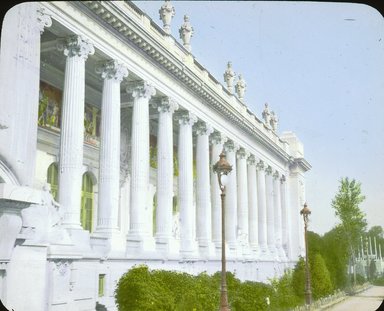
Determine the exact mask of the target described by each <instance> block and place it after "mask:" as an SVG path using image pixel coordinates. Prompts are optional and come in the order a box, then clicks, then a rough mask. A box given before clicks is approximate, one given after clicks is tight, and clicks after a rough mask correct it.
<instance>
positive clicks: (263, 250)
mask: <svg viewBox="0 0 384 311" xmlns="http://www.w3.org/2000/svg"><path fill="white" fill-rule="evenodd" d="M259 255H260V256H259V259H260V260H263V261H271V260H273V257H272V255H271V252H270V251H269V249H268V247H267V245H266V244H264V245H260V250H259Z"/></svg>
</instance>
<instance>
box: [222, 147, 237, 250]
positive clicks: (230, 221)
mask: <svg viewBox="0 0 384 311" xmlns="http://www.w3.org/2000/svg"><path fill="white" fill-rule="evenodd" d="M238 149H239V145H238V144H236V143H235V142H234V141H233V140H228V141H227V142H226V143H225V144H224V151H225V152H226V156H227V161H228V163H229V164H230V165H232V171H231V172H230V173H229V174H228V181H227V185H226V187H225V188H226V196H225V235H226V237H225V238H226V242H227V243H228V247H229V252H230V253H229V255H232V256H236V252H237V235H236V233H237V232H236V228H237V169H236V152H237V150H238Z"/></svg>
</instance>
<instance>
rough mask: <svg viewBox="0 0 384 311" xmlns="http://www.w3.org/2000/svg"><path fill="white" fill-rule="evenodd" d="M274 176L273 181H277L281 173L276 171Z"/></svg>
mask: <svg viewBox="0 0 384 311" xmlns="http://www.w3.org/2000/svg"><path fill="white" fill-rule="evenodd" d="M272 176H273V179H276V180H277V179H278V178H279V176H280V173H279V172H278V171H275V172H274V173H273V175H272Z"/></svg>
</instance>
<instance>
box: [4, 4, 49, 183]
mask: <svg viewBox="0 0 384 311" xmlns="http://www.w3.org/2000/svg"><path fill="white" fill-rule="evenodd" d="M51 24H52V21H51V18H50V17H49V16H48V15H46V14H45V12H44V9H42V8H40V6H39V3H38V2H33V1H32V2H24V3H19V4H18V5H15V6H13V7H12V8H10V9H9V10H8V12H6V14H5V16H4V20H3V23H2V28H1V44H0V45H1V50H0V98H1V101H0V146H2V147H0V149H1V157H2V160H4V161H5V162H6V163H7V164H8V167H9V168H10V169H11V170H12V173H13V174H14V175H15V176H16V178H17V182H18V183H19V184H20V185H23V186H31V187H32V186H33V183H34V180H35V165H36V144H37V119H38V109H39V80H40V35H41V33H43V31H44V27H50V26H51ZM5 146H6V147H5Z"/></svg>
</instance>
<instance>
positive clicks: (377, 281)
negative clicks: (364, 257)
mask: <svg viewBox="0 0 384 311" xmlns="http://www.w3.org/2000/svg"><path fill="white" fill-rule="evenodd" d="M372 284H373V285H376V286H384V276H382V277H380V278H376V279H374V280H372Z"/></svg>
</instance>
